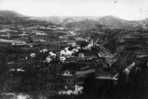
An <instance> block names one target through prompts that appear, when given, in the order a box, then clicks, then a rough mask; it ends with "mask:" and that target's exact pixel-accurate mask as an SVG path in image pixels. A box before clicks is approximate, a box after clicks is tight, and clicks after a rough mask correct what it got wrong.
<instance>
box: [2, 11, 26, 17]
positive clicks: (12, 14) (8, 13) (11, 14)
mask: <svg viewBox="0 0 148 99" xmlns="http://www.w3.org/2000/svg"><path fill="white" fill-rule="evenodd" d="M0 17H5V18H12V17H13V18H16V17H24V16H23V15H21V14H19V13H16V12H13V11H8V10H1V11H0Z"/></svg>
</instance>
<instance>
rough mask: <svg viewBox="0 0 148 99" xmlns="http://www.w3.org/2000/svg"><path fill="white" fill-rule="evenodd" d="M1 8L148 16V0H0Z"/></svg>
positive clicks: (57, 13)
mask: <svg viewBox="0 0 148 99" xmlns="http://www.w3.org/2000/svg"><path fill="white" fill-rule="evenodd" d="M0 10H12V11H16V12H18V13H21V14H24V15H28V16H36V17H42V16H44V17H48V16H95V17H96V16H98V17H99V16H109V15H112V16H116V17H119V18H123V19H127V20H141V19H144V18H148V0H0Z"/></svg>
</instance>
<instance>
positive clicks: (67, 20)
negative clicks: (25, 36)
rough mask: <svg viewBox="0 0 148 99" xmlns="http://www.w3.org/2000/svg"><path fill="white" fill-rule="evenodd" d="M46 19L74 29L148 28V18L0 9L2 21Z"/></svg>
mask: <svg viewBox="0 0 148 99" xmlns="http://www.w3.org/2000/svg"><path fill="white" fill-rule="evenodd" d="M28 19H30V20H34V21H46V22H49V23H53V24H60V25H62V26H64V27H66V28H69V29H73V30H89V29H96V28H100V27H101V28H102V27H103V28H110V29H128V30H129V29H132V30H133V29H138V28H142V29H147V28H148V19H145V20H139V21H129V20H124V19H121V18H118V17H114V16H104V17H87V16H86V17H58V16H52V17H27V16H24V15H21V14H19V13H16V12H13V11H7V10H4V11H0V22H1V23H3V22H4V23H9V22H11V23H12V22H21V21H26V20H28Z"/></svg>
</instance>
